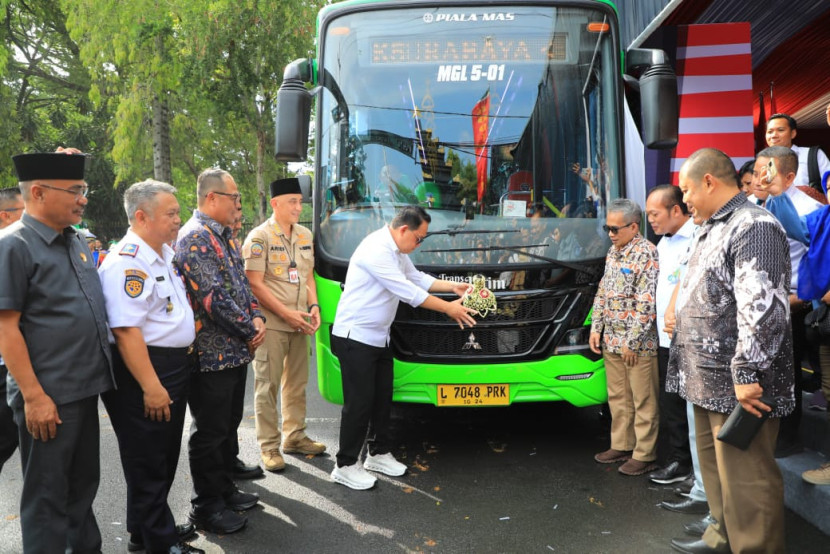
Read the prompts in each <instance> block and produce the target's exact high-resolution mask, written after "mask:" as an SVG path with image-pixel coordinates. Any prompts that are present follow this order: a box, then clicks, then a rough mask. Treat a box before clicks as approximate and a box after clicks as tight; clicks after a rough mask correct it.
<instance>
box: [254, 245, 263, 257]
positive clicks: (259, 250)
mask: <svg viewBox="0 0 830 554" xmlns="http://www.w3.org/2000/svg"><path fill="white" fill-rule="evenodd" d="M263 251H264V248H263V247H262V244H260V243H258V242H255V243H253V244H252V245H251V257H252V258H261V257H262V253H263Z"/></svg>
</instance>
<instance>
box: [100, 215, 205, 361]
mask: <svg viewBox="0 0 830 554" xmlns="http://www.w3.org/2000/svg"><path fill="white" fill-rule="evenodd" d="M162 252H163V253H164V257H163V258H162V257H161V256H159V255H158V254H157V253H156V251H155V250H153V249H152V248H150V247H149V246H148V245H147V243H146V242H144V241H143V240H142V239H141V237H139V236H138V235H136V234H135V233H134V232H133V231H131V230H128V231H127V234H126V235H125V236H124V238H123V239H121V241H120V242H119V243H118V244H117V245H116V246H115V248H114V249H113V250H112V251H111V252H110V254H109V255H108V256H107V257H106V258H104V263H103V264H101V267H100V269H98V276H99V277H100V279H101V286H102V288H103V289H104V300H105V302H106V308H107V320H108V322H109V327H110V328H115V327H138V328H139V329H141V332H142V334H143V335H144V342H145V343H146V344H147V346H159V347H166V348H184V347H186V346H190V345H191V344H193V341H194V340H195V339H196V325H195V322H194V319H193V309H192V308H191V307H190V302H189V301H188V299H187V292H186V291H185V287H184V281H182V278H181V277H180V276H179V275H178V273H177V272H176V270H175V269H174V268H173V249H172V248H170V247H169V246H168V245H166V244H165V245H164V246H163V247H162ZM110 342H111V343H114V342H115V338H114V337H113V335H112V332H111V331H110Z"/></svg>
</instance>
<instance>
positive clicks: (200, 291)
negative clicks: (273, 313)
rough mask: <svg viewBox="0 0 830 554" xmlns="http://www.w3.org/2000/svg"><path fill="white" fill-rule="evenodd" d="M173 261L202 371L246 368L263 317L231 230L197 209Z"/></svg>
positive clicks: (180, 239) (182, 229) (179, 242)
mask: <svg viewBox="0 0 830 554" xmlns="http://www.w3.org/2000/svg"><path fill="white" fill-rule="evenodd" d="M173 261H174V263H175V264H176V266H177V267H178V269H179V271H181V273H182V275H183V276H184V278H185V284H186V285H187V292H188V294H189V295H190V299H191V301H192V303H193V313H194V315H195V319H196V349H197V351H198V353H199V366H200V368H201V370H202V371H219V370H222V369H226V368H231V367H237V366H241V365H245V364H247V363H248V362H250V361H251V358H252V354H251V352H250V350H249V349H248V344H247V343H248V341H250V340H251V339H252V338H254V335H256V329H255V328H254V318H255V317H262V314H261V313H260V311H259V308H258V305H257V302H256V299H255V298H254V295H253V293H252V292H251V286H250V284H249V283H248V278H247V277H246V276H245V264H244V263H243V261H242V259H241V257H240V255H239V249H238V248H237V245H236V242H235V241H234V240H233V239H232V238H231V230H230V228H228V227H224V226H222V225H221V224H220V223H218V222H217V221H215V220H214V219H212V218H210V217H208V216H206V215H205V214H203V213H201V212H199V211H198V210H196V211H195V212H194V213H193V217H191V218H190V221H188V222H187V223H185V225H184V226H183V227H182V228H181V230H180V231H179V239H178V242H177V243H176V255H175V257H174V259H173Z"/></svg>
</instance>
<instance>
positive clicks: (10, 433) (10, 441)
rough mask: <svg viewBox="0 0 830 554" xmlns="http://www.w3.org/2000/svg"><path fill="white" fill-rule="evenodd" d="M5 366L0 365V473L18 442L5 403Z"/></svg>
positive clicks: (12, 419)
mask: <svg viewBox="0 0 830 554" xmlns="http://www.w3.org/2000/svg"><path fill="white" fill-rule="evenodd" d="M7 373H8V370H6V366H4V365H2V364H0V471H3V464H5V463H6V462H7V461H8V460H9V458H11V457H12V454H14V451H15V450H17V443H19V442H20V439H19V438H18V434H17V425H16V424H15V423H14V414H13V412H12V409H11V408H10V407H9V405H8V404H7V403H6V374H7Z"/></svg>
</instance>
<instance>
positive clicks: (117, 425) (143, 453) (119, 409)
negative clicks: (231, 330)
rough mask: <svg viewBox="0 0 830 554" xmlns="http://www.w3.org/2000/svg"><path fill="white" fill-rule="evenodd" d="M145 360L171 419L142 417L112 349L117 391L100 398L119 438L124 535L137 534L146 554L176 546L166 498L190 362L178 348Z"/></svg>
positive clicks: (133, 387)
mask: <svg viewBox="0 0 830 554" xmlns="http://www.w3.org/2000/svg"><path fill="white" fill-rule="evenodd" d="M150 361H151V362H152V364H153V368H154V369H155V370H156V374H157V375H158V378H159V381H161V385H162V386H163V387H164V388H165V389H167V394H168V395H169V396H170V399H171V400H172V401H173V404H171V405H170V421H153V420H151V419H149V418H147V417H145V416H144V392H143V391H142V390H141V386H140V385H139V384H138V382H137V381H136V380H135V379H134V378H133V376H132V374H131V373H130V371H129V370H128V369H127V366H126V365H125V364H124V360H123V359H122V358H121V355H120V353H119V352H118V349H117V348H113V349H112V362H113V371H114V374H115V383H116V385H117V386H118V389H117V390H112V391H109V392H106V393H104V394H103V395H101V398H102V399H103V401H104V405H105V406H106V407H107V412H108V413H109V416H110V421H112V427H113V429H114V430H115V435H116V436H117V437H118V446H119V450H120V451H121V466H122V468H123V469H124V479H125V480H126V481H127V531H129V532H130V533H132V534H134V535H140V536H141V537H142V538H143V540H144V545H145V546H146V548H147V549H148V550H165V551H166V550H167V549H168V548H169V547H171V546H173V545H174V544H176V543H177V542H179V541H178V536H177V535H176V521H175V519H174V518H173V513H172V512H171V511H170V506H168V504H167V495H168V493H169V492H170V487H171V486H172V485H173V479H174V477H175V476H176V467H177V466H178V463H179V453H180V451H181V444H182V429H183V428H184V415H185V412H186V411H187V393H188V389H189V388H190V374H191V372H192V371H193V369H194V362H195V359H194V357H193V356H192V355H190V356H188V355H187V354H185V353H183V352H181V349H176V350H175V351H174V350H172V349H160V348H153V349H151V352H150Z"/></svg>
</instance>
